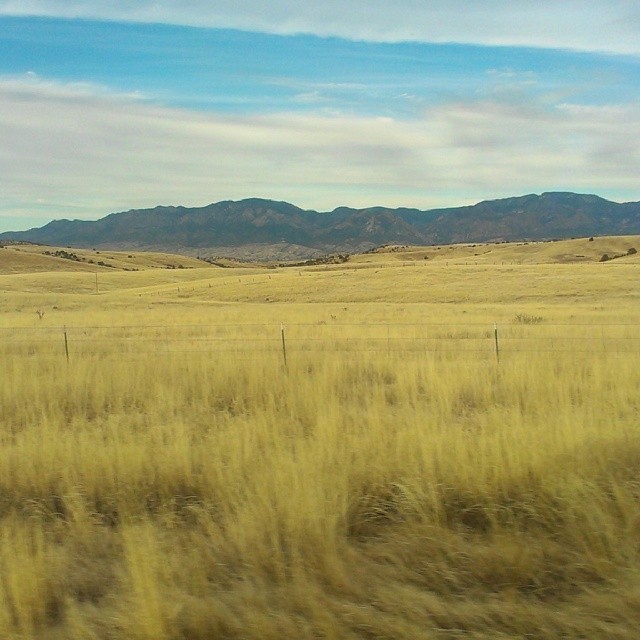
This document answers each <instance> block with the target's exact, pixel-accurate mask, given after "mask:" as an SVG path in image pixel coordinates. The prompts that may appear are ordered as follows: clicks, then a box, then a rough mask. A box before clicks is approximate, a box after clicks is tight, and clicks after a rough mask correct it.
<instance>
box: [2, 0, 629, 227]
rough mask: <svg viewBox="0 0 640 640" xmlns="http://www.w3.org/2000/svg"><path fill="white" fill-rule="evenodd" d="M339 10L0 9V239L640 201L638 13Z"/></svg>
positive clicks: (457, 4) (38, 5)
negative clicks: (117, 217)
mask: <svg viewBox="0 0 640 640" xmlns="http://www.w3.org/2000/svg"><path fill="white" fill-rule="evenodd" d="M345 4H346V3H343V2H337V1H335V2H334V1H333V0H331V1H328V2H326V3H324V4H322V5H321V6H320V5H317V4H312V3H307V2H305V1H303V0H299V1H298V2H296V3H294V2H289V1H288V0H283V1H281V2H272V3H269V2H252V1H251V0H236V2H233V3H232V2H224V1H220V2H216V3H212V2H205V1H201V0H191V1H189V2H186V1H183V2H181V3H178V2H169V1H164V2H162V1H160V2H148V3H147V2H124V1H120V2H119V1H114V2H109V3H107V2H92V1H88V0H87V1H82V2H80V1H79V2H74V1H67V2H57V1H56V0H49V1H44V0H43V1H38V0H33V1H21V2H17V1H16V2H11V1H9V2H5V1H3V0H0V196H1V197H0V230H9V229H22V228H27V227H31V226H40V225H42V224H45V223H46V222H48V221H49V220H51V219H53V218H61V217H65V218H84V219H95V218H98V217H102V216H103V215H106V214H107V213H110V212H112V211H119V210H124V209H128V208H138V207H146V206H155V205H157V204H183V205H187V206H193V205H203V204H207V203H209V202H215V201H218V200H223V199H238V198H243V197H254V196H258V197H268V198H274V199H282V200H288V201H290V202H293V203H295V204H298V205H299V206H303V207H308V208H314V209H318V210H330V209H332V208H333V207H335V206H338V205H344V204H346V205H350V206H371V205H388V206H415V207H420V208H431V207H437V206H438V207H439V206H454V205H459V204H468V203H473V202H476V201H478V200H481V199H485V198H493V197H503V196H510V195H518V194H523V193H530V192H541V191H550V190H571V191H578V192H589V193H597V194H599V195H602V196H604V197H609V198H611V199H614V200H618V201H622V200H639V199H640V184H639V183H638V176H639V175H640V142H639V141H640V5H637V3H635V2H633V3H632V2H625V1H619V2H613V1H609V2H599V1H597V0H593V2H591V3H584V2H577V1H575V2H574V1H573V0H567V1H566V2H565V3H562V5H561V6H560V7H558V6H557V4H558V3H548V2H546V1H545V0H542V1H538V2H530V1H528V0H521V1H514V0H512V1H511V2H509V3H507V2H502V1H501V0H495V1H494V2H487V1H486V0H477V1H475V2H463V1H462V0H449V1H448V2H444V1H442V2H440V1H434V2H426V1H425V0H423V1H421V2H417V1H412V0H406V1H404V2H402V1H401V2H396V3H394V5H393V7H391V6H390V3H388V2H382V1H378V0H369V1H368V2H366V3H365V2H360V1H359V0H357V1H354V2H351V3H349V6H348V8H345ZM587 5H588V6H587ZM636 6H638V8H636ZM213 7H215V9H214V8H213Z"/></svg>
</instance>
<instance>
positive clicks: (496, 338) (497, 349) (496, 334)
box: [493, 322, 500, 364]
mask: <svg viewBox="0 0 640 640" xmlns="http://www.w3.org/2000/svg"><path fill="white" fill-rule="evenodd" d="M493 335H494V337H495V341H496V362H497V363H498V364H500V344H499V342H498V323H497V322H494V323H493Z"/></svg>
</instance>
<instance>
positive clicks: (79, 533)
mask: <svg viewBox="0 0 640 640" xmlns="http://www.w3.org/2000/svg"><path fill="white" fill-rule="evenodd" d="M639 245H640V238H639V237H627V238H596V239H595V240H594V241H593V242H589V241H588V240H587V239H585V240H573V241H566V242H550V243H529V244H524V243H520V244H499V245H477V246H470V245H466V246H456V247H440V248H437V247H426V248H403V249H395V248H389V249H386V250H383V251H380V252H377V253H371V254H367V255H363V256H353V257H352V258H351V259H350V260H349V261H348V262H346V263H344V264H336V265H317V266H307V267H287V268H284V267H279V268H266V267H259V266H247V265H243V266H242V268H240V267H238V268H220V267H213V266H208V265H205V264H204V263H202V262H201V261H197V260H193V259H190V258H183V257H177V256H167V255H162V254H143V253H138V252H131V253H124V254H123V253H115V252H110V251H106V250H105V251H101V253H100V254H99V257H98V258H96V255H97V254H96V252H95V251H81V250H70V249H69V250H67V251H73V252H74V253H75V254H77V256H78V257H79V258H80V259H81V260H84V261H80V262H78V261H75V260H70V259H66V258H60V257H56V256H51V255H46V254H45V253H44V251H49V252H52V251H54V250H55V249H52V248H50V247H30V246H23V245H18V246H9V247H5V248H0V340H1V342H0V358H1V361H2V377H1V380H2V384H1V385H0V410H1V411H2V429H1V431H0V444H1V446H0V638H3V639H4V638H6V639H7V640H18V639H20V640H27V639H34V640H45V639H46V640H62V639H74V640H92V639H96V640H97V639H100V640H125V639H127V640H128V639H140V640H142V639H147V640H155V639H158V640H208V639H245V638H246V639H250V640H276V639H292V640H297V639H305V638H314V639H315V638H326V639H336V640H337V639H346V640H350V639H353V640H356V639H367V640H372V639H388V640H392V639H393V640H395V639H401V640H405V639H406V640H419V639H434V640H454V639H455V640H459V639H463V638H473V639H483V640H494V639H505V640H506V639H516V638H518V639H525V638H526V639H537V640H550V639H554V640H555V639H560V638H565V639H574V638H575V639H585V640H587V639H588V640H591V639H603V640H604V639H607V640H609V639H612V640H623V639H624V640H635V639H636V638H637V637H638V629H639V628H640V562H639V560H640V555H639V554H640V425H639V423H638V415H640V393H639V390H640V366H639V365H640V287H639V286H638V276H639V275H640V259H639V257H638V254H635V255H626V254H627V251H628V249H629V248H630V247H638V246H639ZM603 253H607V254H609V255H610V256H612V255H620V257H618V258H615V259H613V260H610V261H608V262H604V263H600V262H599V259H600V256H601V255H602V254H603ZM130 256H131V257H130ZM425 258H426V259H425ZM89 259H92V260H94V264H91V263H89V262H88V260H89ZM98 259H100V260H102V261H104V262H107V263H109V264H111V265H112V266H110V267H102V266H100V265H96V264H95V262H97V260H98ZM180 264H181V265H182V267H184V268H177V267H178V265H180ZM167 267H175V268H167ZM124 269H128V271H125V270H124ZM132 269H137V271H132ZM96 274H97V280H96ZM36 311H39V312H40V314H37V313H36ZM281 323H283V326H284V330H285V334H286V348H287V366H286V367H285V366H284V362H283V353H282V341H281V337H282V336H281ZM494 323H497V326H498V330H499V339H500V360H499V362H498V361H497V358H496V353H495V335H494ZM64 327H66V333H67V340H68V342H67V347H68V351H69V359H68V361H67V357H66V355H65V348H64V329H63V328H64Z"/></svg>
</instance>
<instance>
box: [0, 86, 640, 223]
mask: <svg viewBox="0 0 640 640" xmlns="http://www.w3.org/2000/svg"><path fill="white" fill-rule="evenodd" d="M0 137H1V138H2V140H3V144H2V146H1V147H0V191H1V192H2V193H3V199H4V206H3V209H4V210H5V212H4V215H8V213H11V212H13V214H14V215H18V214H24V213H26V212H28V211H31V212H32V214H33V212H34V211H37V212H38V215H42V216H43V218H45V219H44V220H43V222H46V221H47V220H48V219H51V218H53V217H62V216H64V217H87V218H91V217H94V218H95V217H99V216H102V215H105V214H106V213H109V212H111V211H116V210H121V209H128V208H131V207H141V206H154V205H157V204H184V205H191V206H192V205H202V204H206V203H208V202H212V201H217V200H222V199H237V198H243V197H251V196H260V197H270V198H275V199H285V200H289V201H292V202H294V203H296V204H298V205H300V206H306V207H310V208H318V209H331V208H333V207H334V206H337V205H341V204H349V205H352V206H367V205H373V204H387V205H393V206H399V205H404V206H417V207H421V208H427V207H433V206H446V205H458V204H464V203H469V202H474V201H477V200H479V199H482V198H484V197H500V196H507V195H517V194H519V193H525V192H530V191H534V190H536V191H542V190H552V189H567V190H575V191H589V192H596V193H600V194H601V195H609V196H610V197H611V196H614V197H615V195H616V193H618V194H628V193H633V192H634V190H635V192H636V193H637V176H638V175H640V149H639V148H638V146H637V145H635V144H632V141H633V140H637V139H638V138H639V137H640V105H638V104H632V105H626V106H605V107H588V108H587V107H577V106H573V105H563V106H561V107H560V108H550V107H546V106H542V105H541V106H536V105H531V104H528V105H527V104H517V103H505V102H498V101H479V102H466V103H465V102H456V103H449V104H445V105H440V106H438V107H434V108H432V109H430V110H428V111H427V112H426V113H425V114H424V117H423V118H422V119H420V120H414V121H399V120H395V119H392V118H371V117H355V116H354V117H341V116H335V117H327V116H319V115H300V114H274V115H268V116H255V115H247V116H222V115H217V114H197V113H192V112H189V111H183V110H175V109H164V108H159V107H155V106H151V105H148V104H145V103H141V102H137V101H135V100H133V99H131V98H130V97H128V96H113V95H107V94H105V93H104V91H102V90H97V91H94V92H93V93H92V92H91V89H90V87H89V86H88V85H84V86H81V87H79V86H69V85H61V84H56V83H52V82H44V81H34V80H33V79H28V80H17V79H15V78H13V79H5V80H0ZM42 201H44V202H45V203H49V207H48V208H45V209H44V210H43V205H42ZM7 212H8V213H7Z"/></svg>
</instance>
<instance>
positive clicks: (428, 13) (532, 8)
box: [0, 0, 640, 54]
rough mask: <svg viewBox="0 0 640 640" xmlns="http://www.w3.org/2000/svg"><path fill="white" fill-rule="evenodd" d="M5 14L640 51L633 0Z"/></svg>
mask: <svg viewBox="0 0 640 640" xmlns="http://www.w3.org/2000/svg"><path fill="white" fill-rule="evenodd" d="M0 14H4V15H42V16H58V17H67V18H77V17H80V18H97V19H107V20H122V21H139V22H161V23H170V24H182V25H193V26H208V27H217V28H238V29H244V30H251V31H264V32H269V33H278V34H291V33H311V34H317V35H321V36H339V37H345V38H351V39H364V40H374V41H385V42H394V41H400V40H411V41H418V42H462V43H481V44H491V45H495V44H498V45H525V46H536V47H552V48H573V49H581V50H591V51H593V50H598V51H613V52H619V53H633V54H638V53H640V5H639V4H638V3H637V2H629V1H628V0H590V1H589V2H585V1H584V0H563V1H562V2H558V1H557V0H474V2H469V0H430V1H429V2H425V1H424V0H400V1H398V2H388V0H352V1H351V2H348V3H347V2H344V1H343V0H325V1H324V2H317V1H316V0H313V1H312V0H279V1H278V2H264V1H263V0H217V1H216V2H210V0H180V1H178V0H154V1H153V2H151V1H149V0H138V1H136V2H131V1H130V0H0Z"/></svg>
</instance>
